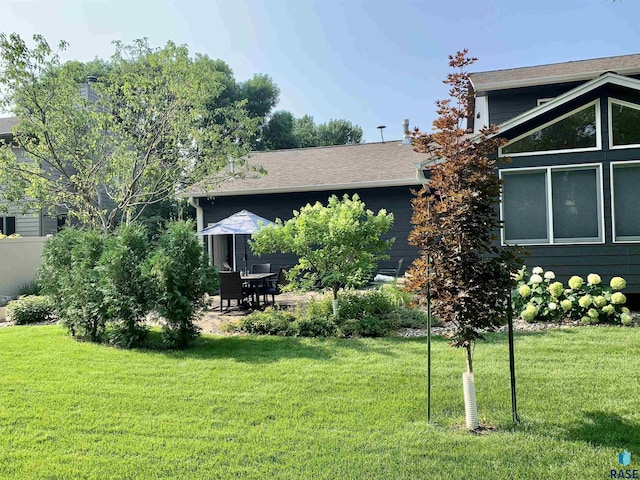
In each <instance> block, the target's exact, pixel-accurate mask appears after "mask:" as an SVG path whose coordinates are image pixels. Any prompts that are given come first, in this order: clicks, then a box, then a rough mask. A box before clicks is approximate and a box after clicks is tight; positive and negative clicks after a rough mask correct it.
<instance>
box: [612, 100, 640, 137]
mask: <svg viewBox="0 0 640 480" xmlns="http://www.w3.org/2000/svg"><path fill="white" fill-rule="evenodd" d="M638 125H640V105H636V104H634V103H629V102H623V101H622V100H615V99H613V98H610V99H609V144H610V145H611V148H616V147H617V148H625V147H630V146H636V147H637V146H640V129H639V128H638Z"/></svg>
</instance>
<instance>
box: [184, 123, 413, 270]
mask: <svg viewBox="0 0 640 480" xmlns="http://www.w3.org/2000/svg"><path fill="white" fill-rule="evenodd" d="M405 122H406V123H407V124H408V121H405ZM405 129H408V125H406V126H405ZM405 131H406V130H405ZM424 159H425V155H424V154H420V153H416V152H414V151H413V148H412V146H411V140H410V137H409V135H408V134H405V138H404V139H403V140H402V141H387V142H379V143H366V144H358V145H340V146H332V147H312V148H301V149H290V150H277V151H269V152H254V153H252V154H251V155H250V156H249V159H248V162H249V164H250V165H252V166H260V167H262V168H263V169H264V170H265V171H266V173H264V174H260V173H253V172H249V173H247V174H246V175H244V176H235V177H234V176H233V175H229V177H230V178H228V179H227V180H225V181H223V182H222V183H220V184H218V185H216V186H215V187H214V188H208V187H205V186H197V185H196V186H194V187H192V188H190V189H189V190H188V191H187V192H186V193H185V194H184V196H185V197H188V198H189V199H190V202H191V203H192V205H194V206H195V207H196V216H197V223H198V231H200V230H202V229H203V228H205V227H207V226H209V225H212V224H213V223H215V222H218V221H220V220H222V219H223V218H226V217H228V216H230V215H232V214H234V213H236V212H239V211H240V210H243V209H246V210H249V211H251V212H253V213H256V214H258V215H260V216H262V217H264V218H267V219H269V220H275V219H276V218H280V219H282V220H287V219H289V218H291V217H293V211H294V210H299V209H300V208H301V207H303V206H304V205H306V204H308V203H311V204H314V203H315V202H321V203H323V204H326V203H327V199H328V198H329V197H330V196H331V195H337V196H339V197H341V196H343V195H344V194H349V195H353V194H358V195H359V196H360V199H361V200H362V201H363V202H364V203H365V204H366V206H367V208H368V209H370V210H372V211H374V212H378V211H379V210H380V209H386V210H387V211H388V212H392V213H393V214H394V217H395V219H394V225H393V229H392V231H391V232H390V234H389V235H388V236H389V237H395V238H396V241H395V243H394V245H393V248H392V249H391V251H390V257H391V258H390V259H389V260H388V261H385V262H382V263H381V264H380V266H381V267H383V268H387V267H395V266H396V265H397V263H398V261H399V260H400V259H404V263H403V265H404V266H405V267H406V266H407V265H409V264H410V263H411V261H413V259H414V258H415V257H416V256H417V250H416V249H415V248H414V247H412V246H410V245H409V244H408V241H407V237H408V235H409V232H410V231H411V229H412V225H411V198H412V196H413V195H412V193H411V190H412V189H417V188H420V186H421V183H422V182H423V181H424V178H423V177H421V176H419V175H418V176H417V175H416V171H420V170H416V167H419V165H420V163H421V162H422V161H424ZM204 241H205V244H206V248H207V251H208V252H209V253H210V257H211V260H212V263H213V264H215V265H217V266H220V265H222V263H223V262H224V261H228V262H229V263H230V264H233V263H232V262H231V255H232V251H233V243H232V242H233V241H234V239H233V237H232V236H217V235H216V236H208V237H206V238H205V240H204ZM235 241H236V251H237V253H236V255H237V257H238V259H239V261H240V259H241V258H242V257H243V255H244V252H245V239H244V238H238V237H236V238H235ZM246 251H247V257H248V258H247V264H248V265H251V264H253V263H267V262H269V263H271V264H272V271H277V269H278V268H279V267H283V266H287V265H293V264H295V263H297V259H296V258H294V257H292V256H286V255H280V254H278V255H263V256H262V257H260V258H254V257H253V255H252V254H251V252H250V251H249V250H248V249H247V250H246Z"/></svg>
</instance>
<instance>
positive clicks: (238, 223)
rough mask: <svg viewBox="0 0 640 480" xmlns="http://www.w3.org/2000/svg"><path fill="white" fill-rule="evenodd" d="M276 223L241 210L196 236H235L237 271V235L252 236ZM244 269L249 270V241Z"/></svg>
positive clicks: (245, 247) (234, 257) (245, 251)
mask: <svg viewBox="0 0 640 480" xmlns="http://www.w3.org/2000/svg"><path fill="white" fill-rule="evenodd" d="M272 224H274V222H272V221H271V220H267V219H266V218H264V217H261V216H260V215H256V214H255V213H253V212H250V211H248V210H240V211H239V212H238V213H234V214H233V215H231V216H230V217H227V218H224V219H222V220H220V221H219V222H217V223H214V224H213V225H210V226H208V227H207V228H205V229H203V230H200V231H199V232H198V233H197V234H196V235H233V269H234V270H236V235H251V234H252V233H255V232H257V231H258V230H260V229H261V228H262V227H266V226H267V225H272ZM244 268H245V270H246V269H247V239H246V237H245V246H244Z"/></svg>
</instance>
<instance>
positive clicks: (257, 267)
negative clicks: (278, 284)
mask: <svg viewBox="0 0 640 480" xmlns="http://www.w3.org/2000/svg"><path fill="white" fill-rule="evenodd" d="M270 272H271V264H270V263H254V264H253V265H251V273H270Z"/></svg>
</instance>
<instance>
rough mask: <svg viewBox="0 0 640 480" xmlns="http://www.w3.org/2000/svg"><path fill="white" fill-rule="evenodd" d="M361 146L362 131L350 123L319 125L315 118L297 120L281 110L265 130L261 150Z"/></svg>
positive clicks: (269, 120)
mask: <svg viewBox="0 0 640 480" xmlns="http://www.w3.org/2000/svg"><path fill="white" fill-rule="evenodd" d="M357 143H362V128H360V127H359V126H358V125H355V124H353V123H352V122H350V121H348V120H330V121H329V122H328V123H321V124H319V125H316V123H315V122H314V121H313V117H312V116H310V115H304V116H302V117H301V118H295V117H294V116H293V114H292V113H291V112H288V111H286V110H279V111H277V112H275V113H274V114H273V115H271V117H270V118H269V119H268V120H267V122H266V123H265V124H264V127H263V128H262V133H261V138H260V141H259V142H258V143H257V144H256V148H257V149H258V150H280V149H286V148H306V147H326V146H331V145H352V144H357Z"/></svg>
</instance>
